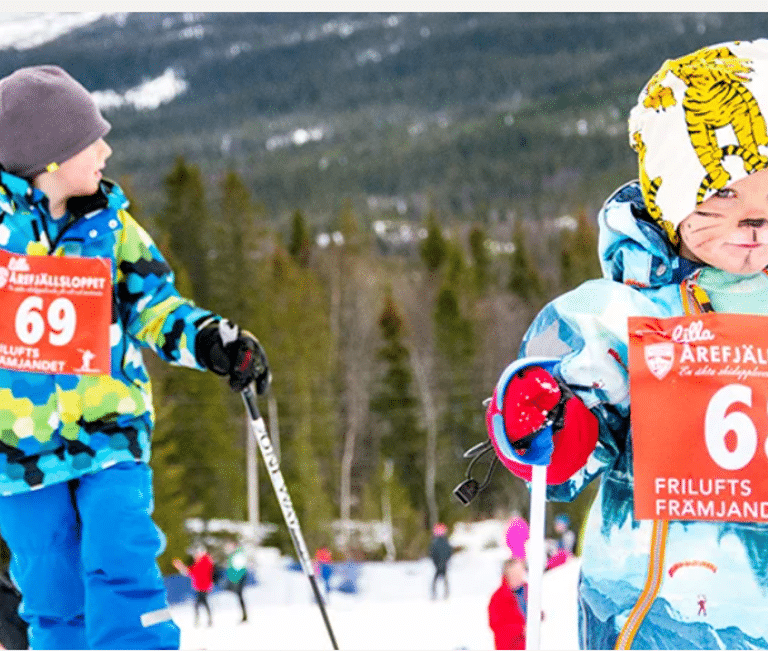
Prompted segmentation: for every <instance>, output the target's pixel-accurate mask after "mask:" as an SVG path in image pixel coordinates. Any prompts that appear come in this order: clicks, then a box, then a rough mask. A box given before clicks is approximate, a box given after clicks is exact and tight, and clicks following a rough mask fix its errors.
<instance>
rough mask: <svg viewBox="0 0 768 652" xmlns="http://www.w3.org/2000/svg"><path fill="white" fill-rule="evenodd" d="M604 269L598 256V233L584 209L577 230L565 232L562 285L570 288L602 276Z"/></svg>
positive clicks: (562, 253) (562, 249) (561, 250)
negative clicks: (601, 267)
mask: <svg viewBox="0 0 768 652" xmlns="http://www.w3.org/2000/svg"><path fill="white" fill-rule="evenodd" d="M601 276H602V270H601V269H600V261H599V259H598V257H597V234H596V232H595V228H594V227H593V226H592V225H591V224H590V223H589V220H588V219H587V214H586V212H585V211H584V210H582V211H581V212H580V213H579V217H578V219H577V226H576V230H575V231H574V232H573V233H568V232H564V233H563V237H562V246H561V249H560V285H561V286H562V288H563V289H565V290H568V289H571V288H575V287H576V286H578V285H581V283H583V282H584V281H588V280H589V279H593V278H600V277H601Z"/></svg>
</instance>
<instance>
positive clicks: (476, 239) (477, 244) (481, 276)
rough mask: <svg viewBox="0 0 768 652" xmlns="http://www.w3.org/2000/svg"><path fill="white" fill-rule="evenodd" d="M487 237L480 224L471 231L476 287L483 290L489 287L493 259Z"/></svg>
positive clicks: (470, 245)
mask: <svg viewBox="0 0 768 652" xmlns="http://www.w3.org/2000/svg"><path fill="white" fill-rule="evenodd" d="M485 239H486V238H485V231H483V229H482V228H480V227H479V226H475V227H474V228H473V229H472V230H471V231H470V232H469V251H470V255H471V256H472V263H473V267H474V269H473V272H474V274H473V278H474V281H475V287H476V288H477V289H478V290H480V291H481V292H484V291H485V290H486V289H487V288H486V284H487V283H488V281H489V280H490V266H491V261H490V258H489V256H488V250H487V249H486V247H485Z"/></svg>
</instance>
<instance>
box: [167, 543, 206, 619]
mask: <svg viewBox="0 0 768 652" xmlns="http://www.w3.org/2000/svg"><path fill="white" fill-rule="evenodd" d="M173 565H174V566H175V567H176V570H178V571H179V572H180V573H181V574H182V575H187V576H188V577H189V579H190V580H192V590H193V591H194V592H195V627H197V624H198V622H199V621H200V619H199V616H200V607H203V608H204V609H205V610H206V611H207V612H208V627H211V626H213V616H212V614H211V605H210V604H208V594H209V593H210V592H211V590H212V589H213V579H214V573H215V571H216V565H215V564H214V563H213V558H212V557H211V555H209V554H208V551H207V550H206V549H205V548H203V547H199V548H197V549H196V550H195V561H194V562H193V563H192V565H191V566H187V565H186V564H185V563H184V562H182V561H181V559H174V560H173Z"/></svg>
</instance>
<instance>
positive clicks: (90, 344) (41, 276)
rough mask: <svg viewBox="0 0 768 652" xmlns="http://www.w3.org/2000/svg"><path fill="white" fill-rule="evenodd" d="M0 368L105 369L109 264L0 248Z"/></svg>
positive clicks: (107, 364) (45, 370) (64, 371)
mask: <svg viewBox="0 0 768 652" xmlns="http://www.w3.org/2000/svg"><path fill="white" fill-rule="evenodd" d="M0 309H2V314H3V316H4V318H3V319H2V320H0V368H4V369H13V370H17V371H32V372H39V373H56V374H106V373H109V371H110V344H109V326H110V322H111V319H112V263H111V261H110V260H109V259H106V258H79V257H58V256H24V255H20V254H12V253H9V252H7V251H4V250H2V249H0Z"/></svg>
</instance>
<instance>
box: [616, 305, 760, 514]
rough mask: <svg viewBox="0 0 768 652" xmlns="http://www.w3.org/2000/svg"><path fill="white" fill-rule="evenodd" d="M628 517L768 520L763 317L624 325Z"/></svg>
mask: <svg viewBox="0 0 768 652" xmlns="http://www.w3.org/2000/svg"><path fill="white" fill-rule="evenodd" d="M629 370H630V399H631V404H632V409H631V422H632V450H633V457H634V476H635V490H634V491H635V518H637V519H661V520H683V521H686V520H689V521H694V520H702V521H746V522H752V521H768V317H763V316H755V315H731V314H720V313H706V314H702V315H692V316H687V317H671V318H668V319H657V318H653V317H630V318H629Z"/></svg>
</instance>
